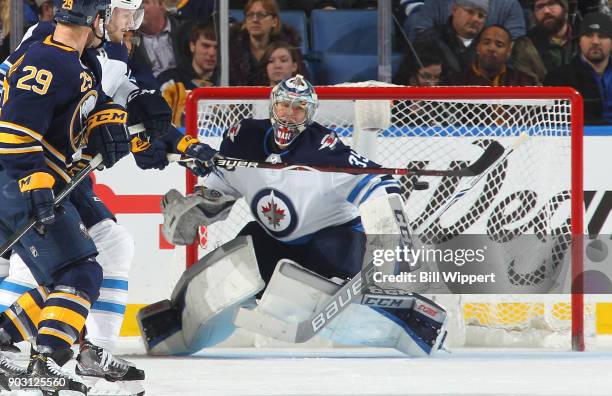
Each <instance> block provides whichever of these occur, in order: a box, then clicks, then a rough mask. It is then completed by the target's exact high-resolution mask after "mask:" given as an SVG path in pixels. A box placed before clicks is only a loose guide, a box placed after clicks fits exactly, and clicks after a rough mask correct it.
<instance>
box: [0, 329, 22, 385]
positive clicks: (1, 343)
mask: <svg viewBox="0 0 612 396" xmlns="http://www.w3.org/2000/svg"><path fill="white" fill-rule="evenodd" d="M5 352H13V353H18V352H21V351H20V350H19V348H17V347H16V346H15V344H13V343H12V341H11V338H10V336H9V335H8V333H7V332H6V331H5V330H4V329H0V386H1V387H2V388H3V389H5V390H11V389H10V387H9V377H25V376H26V375H27V372H28V371H27V369H26V368H25V367H21V366H19V365H17V364H16V363H15V362H14V361H13V360H12V359H11V358H9V357H8V356H6V354H5Z"/></svg>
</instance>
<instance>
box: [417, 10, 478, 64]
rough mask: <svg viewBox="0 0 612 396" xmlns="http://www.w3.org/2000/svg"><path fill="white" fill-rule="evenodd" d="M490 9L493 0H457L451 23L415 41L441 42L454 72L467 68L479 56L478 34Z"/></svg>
mask: <svg viewBox="0 0 612 396" xmlns="http://www.w3.org/2000/svg"><path fill="white" fill-rule="evenodd" d="M488 11H489V0H455V3H454V4H453V6H452V10H451V12H452V15H451V18H450V19H449V21H448V23H447V24H445V25H437V26H433V27H431V28H429V29H427V30H425V31H423V32H421V33H420V34H419V35H418V36H417V38H416V40H415V41H414V43H415V45H432V44H435V45H437V46H438V48H440V50H441V51H442V54H443V55H444V65H445V66H446V67H447V68H448V71H449V72H450V73H455V72H459V71H461V70H465V68H467V67H468V65H470V64H471V63H472V61H473V60H474V58H475V47H476V40H475V38H476V36H478V34H479V33H480V31H481V30H482V28H483V27H484V21H485V18H486V17H487V12H488Z"/></svg>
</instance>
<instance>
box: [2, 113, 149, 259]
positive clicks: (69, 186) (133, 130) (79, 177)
mask: <svg viewBox="0 0 612 396" xmlns="http://www.w3.org/2000/svg"><path fill="white" fill-rule="evenodd" d="M128 130H129V132H130V135H135V134H137V133H140V132H143V131H144V130H145V128H144V125H143V124H138V125H134V126H131V127H129V128H128ZM102 162H103V158H102V154H96V156H95V157H93V158H92V159H91V161H89V164H87V166H86V167H84V168H83V169H81V170H80V171H79V173H77V174H76V176H75V177H73V178H72V179H71V180H70V181H69V182H67V183H66V187H64V189H63V190H62V191H61V192H60V193H59V194H58V195H57V197H55V200H54V201H53V206H58V205H60V204H61V203H62V202H63V201H64V199H66V197H67V196H68V195H70V193H71V192H72V191H73V190H74V189H75V188H76V187H77V186H78V185H79V183H81V182H82V181H83V179H85V178H86V177H87V176H89V174H90V173H91V172H92V171H93V170H94V169H96V168H97V167H98V166H100V165H102ZM35 225H36V220H34V219H30V220H29V221H28V222H27V223H25V224H24V225H22V226H21V227H19V229H18V230H17V231H15V232H14V233H13V235H11V237H10V238H9V239H8V240H7V241H6V242H4V243H3V244H2V246H1V247H0V256H2V255H4V253H6V252H8V251H9V249H10V248H12V247H13V246H14V245H15V244H16V243H17V242H18V241H19V240H20V239H21V238H22V237H23V236H24V235H25V234H26V233H27V232H28V231H30V230H31V229H32V227H34V226H35Z"/></svg>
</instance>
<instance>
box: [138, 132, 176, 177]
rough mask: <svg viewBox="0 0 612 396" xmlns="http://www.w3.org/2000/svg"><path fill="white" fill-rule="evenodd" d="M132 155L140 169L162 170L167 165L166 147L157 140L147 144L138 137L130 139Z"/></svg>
mask: <svg viewBox="0 0 612 396" xmlns="http://www.w3.org/2000/svg"><path fill="white" fill-rule="evenodd" d="M132 154H134V159H135V160H136V165H138V167H139V168H140V169H160V170H161V169H164V168H165V167H166V165H168V160H167V159H166V154H167V153H166V145H165V144H164V143H162V142H160V141H158V140H153V141H152V142H147V141H146V140H142V139H141V138H139V137H134V138H132Z"/></svg>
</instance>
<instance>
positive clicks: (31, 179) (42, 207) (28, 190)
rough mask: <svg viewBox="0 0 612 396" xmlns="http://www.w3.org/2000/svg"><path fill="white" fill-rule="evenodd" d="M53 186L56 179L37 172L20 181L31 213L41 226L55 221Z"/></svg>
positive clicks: (20, 186)
mask: <svg viewBox="0 0 612 396" xmlns="http://www.w3.org/2000/svg"><path fill="white" fill-rule="evenodd" d="M53 184H55V179H54V178H53V176H51V175H50V174H48V173H46V172H35V173H32V174H31V175H29V176H26V177H24V178H22V179H19V189H20V190H21V192H22V194H23V196H24V198H25V200H26V201H27V203H28V208H29V211H30V213H31V215H32V217H34V219H36V221H37V222H38V223H39V224H41V225H49V224H53V222H54V221H55V211H54V209H53V200H54V199H55V196H54V195H53Z"/></svg>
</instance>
